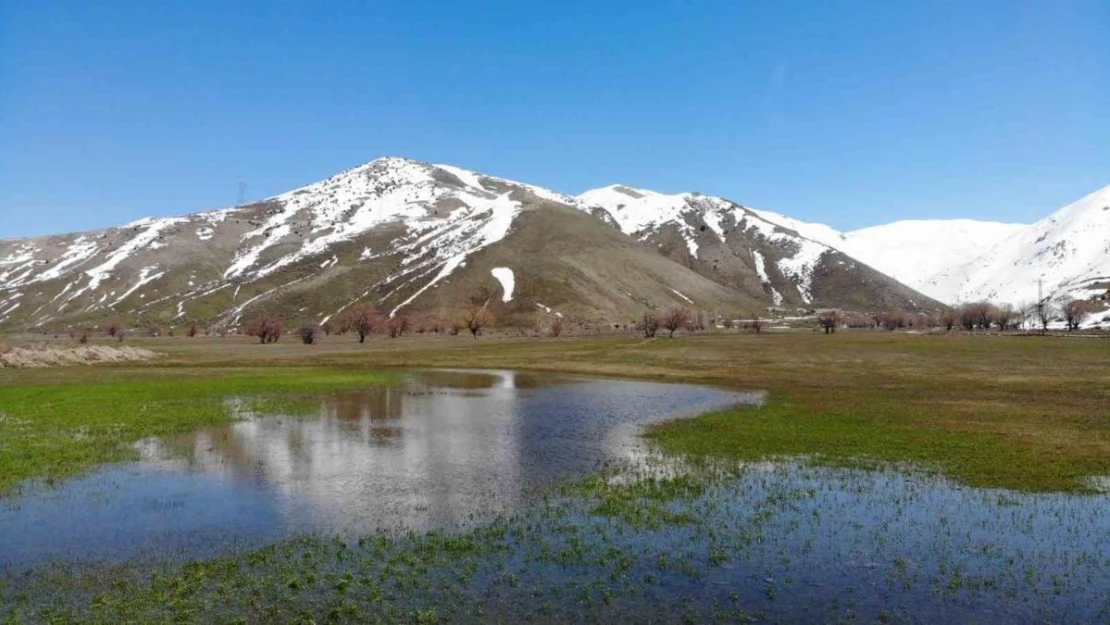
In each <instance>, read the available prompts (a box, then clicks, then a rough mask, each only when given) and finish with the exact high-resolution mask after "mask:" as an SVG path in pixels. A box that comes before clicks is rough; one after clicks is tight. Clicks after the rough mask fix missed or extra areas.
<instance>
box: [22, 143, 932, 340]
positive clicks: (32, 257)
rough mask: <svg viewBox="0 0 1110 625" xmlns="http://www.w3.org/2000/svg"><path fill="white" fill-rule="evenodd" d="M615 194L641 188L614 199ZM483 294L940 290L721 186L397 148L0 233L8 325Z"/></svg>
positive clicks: (679, 297) (529, 304) (597, 316)
mask: <svg viewBox="0 0 1110 625" xmlns="http://www.w3.org/2000/svg"><path fill="white" fill-rule="evenodd" d="M630 194H634V195H639V196H640V197H638V198H637V197H632V195H630ZM623 196H627V197H629V198H630V200H633V201H630V202H624V201H616V202H615V201H613V198H617V199H618V200H619V199H620V198H621V197H623ZM478 293H487V294H489V295H492V300H493V304H494V305H495V306H496V307H497V308H498V313H499V314H498V317H499V318H501V319H505V320H520V321H521V322H522V323H523V322H524V320H525V319H526V318H528V317H532V316H535V315H536V314H562V315H566V316H569V317H574V318H579V319H583V320H590V321H592V322H605V323H627V322H628V321H630V320H631V319H632V318H634V317H636V316H638V315H639V314H640V313H641V312H643V311H644V310H645V309H649V308H664V307H668V306H672V305H685V306H689V307H691V308H696V309H700V310H706V311H722V312H723V311H748V310H752V309H755V308H761V307H764V306H768V305H775V304H779V305H782V306H788V307H790V306H802V307H817V306H827V305H835V306H851V307H858V308H915V307H929V306H933V305H935V302H932V301H931V300H929V299H928V298H926V297H924V296H922V295H920V294H918V293H916V292H914V291H912V290H910V289H908V288H906V287H904V286H902V285H900V284H898V283H897V282H895V281H894V280H892V279H890V278H888V277H887V276H884V275H882V274H880V273H878V272H876V271H874V270H873V269H871V268H869V267H867V266H865V265H863V264H862V263H859V262H857V261H855V260H854V259H852V258H850V257H848V256H846V255H845V254H843V253H841V252H838V251H836V250H834V249H830V248H829V247H828V246H826V245H824V244H821V243H818V242H816V241H813V240H810V239H808V238H806V237H804V236H802V235H800V234H798V233H797V232H794V231H792V230H790V229H788V228H784V227H782V226H778V225H775V224H773V223H771V222H769V221H767V220H764V219H761V218H760V217H759V215H758V214H757V213H756V212H754V211H750V210H748V209H746V208H744V207H742V206H740V205H737V204H734V203H732V202H729V201H727V200H723V199H720V198H710V197H705V196H700V195H695V194H686V195H682V196H662V195H659V194H652V193H650V192H646V191H638V190H633V189H629V188H627V187H610V188H608V189H605V190H599V191H595V192H590V193H587V194H583V195H582V196H579V197H570V196H567V195H563V194H560V193H557V192H554V191H549V190H547V189H542V188H539V187H536V186H533V185H528V184H524V183H519V182H513V181H510V180H505V179H502V178H497V177H494V176H487V175H484V174H480V173H476V172H472V171H467V170H463V169H459V168H456V167H452V166H447V165H432V164H428V163H423V162H419V161H413V160H408V159H401V158H383V159H378V160H376V161H373V162H371V163H367V164H365V165H362V166H360V167H356V168H354V169H350V170H348V171H345V172H342V173H340V174H338V175H336V176H333V177H331V178H328V179H327V180H324V181H321V182H318V183H316V184H312V185H309V186H307V187H304V188H301V189H297V190H294V191H290V192H288V193H284V194H282V195H278V196H275V197H272V198H269V199H266V200H263V201H261V202H257V203H254V204H249V205H245V206H239V207H235V208H229V209H223V210H217V211H209V212H204V213H198V214H195V215H189V216H185V217H173V218H161V219H145V220H141V221H138V222H135V223H132V224H128V225H126V226H122V227H119V228H109V229H107V230H102V231H95V232H84V233H74V234H63V235H56V236H47V237H37V238H32V239H19V240H7V241H0V326H3V327H8V328H17V327H23V328H33V327H44V328H57V327H64V326H66V325H71V324H78V323H93V322H97V321H99V320H102V319H104V318H107V317H123V318H125V319H129V320H135V321H138V320H144V319H145V320H150V321H152V322H156V323H160V324H184V323H189V322H199V323H210V322H223V323H227V324H232V325H234V324H237V323H239V322H240V321H241V320H242V319H243V318H244V317H245V316H249V315H253V314H259V313H263V312H266V313H279V314H281V315H283V316H284V317H286V318H287V319H288V320H290V321H296V322H300V321H315V322H320V321H324V320H327V319H329V318H332V317H334V316H335V315H337V314H339V313H341V312H342V311H343V310H344V309H345V308H346V307H348V306H350V305H351V304H352V303H354V302H357V301H371V302H374V303H375V304H377V305H379V306H380V307H382V308H383V309H385V310H387V311H389V312H391V313H394V314H395V313H398V312H405V313H414V314H441V315H447V314H455V313H456V312H457V311H458V310H459V309H460V308H461V307H462V306H463V305H464V304H465V303H466V302H467V301H468V300H469V299H470V298H472V297H474V296H475V294H478Z"/></svg>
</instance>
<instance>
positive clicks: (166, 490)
mask: <svg viewBox="0 0 1110 625" xmlns="http://www.w3.org/2000/svg"><path fill="white" fill-rule="evenodd" d="M760 397H761V395H760V394H757V393H738V392H732V391H726V390H721V389H713V388H707V387H701V386H693V385H681V384H657V383H650V382H633V381H621V380H605V379H589V378H563V377H554V376H537V375H529V374H521V373H515V372H465V371H459V372H452V371H435V372H426V373H414V374H408V375H406V376H404V381H403V383H402V384H400V385H397V386H372V387H367V388H364V389H360V390H357V391H349V392H341V393H335V394H330V395H323V396H319V397H315V398H312V399H310V400H309V401H310V402H311V404H310V408H311V409H310V411H309V414H308V415H307V416H289V415H285V414H258V413H254V412H251V411H250V410H249V407H250V406H251V405H252V402H251V401H249V400H248V399H246V398H231V399H228V400H227V401H228V402H229V405H230V406H231V407H232V409H233V410H235V411H236V412H238V413H239V414H240V416H241V417H243V418H242V420H240V421H237V422H234V423H231V424H227V425H222V426H217V427H208V428H203V429H200V430H197V431H195V432H192V433H189V434H187V435H184V436H178V437H175V438H172V439H169V440H165V441H146V442H145V443H144V444H143V445H142V447H141V449H142V450H143V455H144V460H143V461H142V462H140V463H133V464H128V465H122V466H117V467H110V468H107V469H103V470H100V471H96V472H94V473H92V474H90V475H87V476H85V477H81V478H77V479H74V480H70V481H68V482H66V483H64V484H62V485H61V486H59V487H56V488H53V489H41V491H40V489H30V492H28V493H27V494H26V495H24V496H23V497H21V498H19V499H20V501H18V502H15V505H11V506H8V507H6V508H4V509H0V533H6V534H7V535H11V536H13V537H15V538H18V539H19V540H17V541H14V542H18V543H20V544H19V545H18V546H15V547H11V546H9V547H7V548H5V547H3V546H0V559H5V556H7V557H8V558H7V559H8V560H10V559H11V558H15V559H31V560H40V559H42V558H43V557H48V556H49V557H63V558H65V557H84V556H90V557H97V558H109V559H115V558H118V557H127V556H130V555H133V554H134V553H136V552H139V551H154V552H161V551H165V550H166V549H170V550H176V551H180V552H184V553H186V554H189V555H197V554H203V553H206V552H210V551H211V550H212V549H213V548H214V545H217V544H221V543H226V542H227V541H237V542H248V543H250V542H259V541H263V540H272V539H275V538H280V537H282V536H288V535H292V534H297V533H303V532H322V533H334V532H348V531H354V532H365V531H374V530H382V529H385V530H391V529H402V530H409V529H411V530H427V529H435V528H448V527H453V526H457V525H459V524H466V523H469V522H471V521H473V520H475V519H480V518H484V517H488V516H489V515H491V514H496V513H499V512H506V511H511V510H513V509H516V508H518V507H519V506H520V505H521V504H522V503H523V502H524V501H525V500H526V499H527V497H528V496H529V495H530V494H532V493H535V492H536V490H537V488H538V487H541V486H543V485H545V484H550V483H552V482H554V481H556V480H559V479H561V478H565V477H569V476H573V475H575V474H580V473H583V472H586V471H589V470H591V469H594V468H596V467H597V466H599V465H600V464H602V463H604V462H606V461H610V460H618V459H622V458H627V457H629V456H631V455H632V454H634V453H635V451H636V450H637V449H638V448H639V446H640V443H639V442H638V441H637V437H636V431H637V427H638V424H641V423H644V422H647V421H651V420H658V419H664V418H670V417H675V416H687V415H694V414H697V413H700V412H704V411H708V410H712V409H718V408H723V407H726V406H729V405H735V404H738V403H744V402H754V401H758V399H759V398H760ZM12 542H13V541H9V545H11V543H12Z"/></svg>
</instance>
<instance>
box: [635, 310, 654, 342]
mask: <svg viewBox="0 0 1110 625" xmlns="http://www.w3.org/2000/svg"><path fill="white" fill-rule="evenodd" d="M637 326H638V327H639V329H640V332H643V334H644V338H645V339H653V338H655V335H656V334H657V333H658V332H659V317H658V316H657V315H656V314H655V313H653V312H646V313H644V317H643V319H642V320H641V321H640V323H638V324H637Z"/></svg>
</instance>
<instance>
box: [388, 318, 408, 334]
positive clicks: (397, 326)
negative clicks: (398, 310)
mask: <svg viewBox="0 0 1110 625" xmlns="http://www.w3.org/2000/svg"><path fill="white" fill-rule="evenodd" d="M411 325H412V320H410V319H409V318H408V316H406V315H395V316H394V317H393V318H392V319H390V320H389V322H388V324H387V329H388V330H389V338H391V339H395V338H397V337H399V336H404V335H405V332H408V330H409V327H410V326H411Z"/></svg>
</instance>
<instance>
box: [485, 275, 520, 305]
mask: <svg viewBox="0 0 1110 625" xmlns="http://www.w3.org/2000/svg"><path fill="white" fill-rule="evenodd" d="M489 272H490V273H491V274H493V277H494V278H497V281H498V282H500V283H501V290H502V294H501V301H502V302H511V301H513V290H514V289H515V288H516V276H515V275H514V274H513V270H512V269H509V268H508V267H494V268H493V269H490V270H489Z"/></svg>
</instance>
